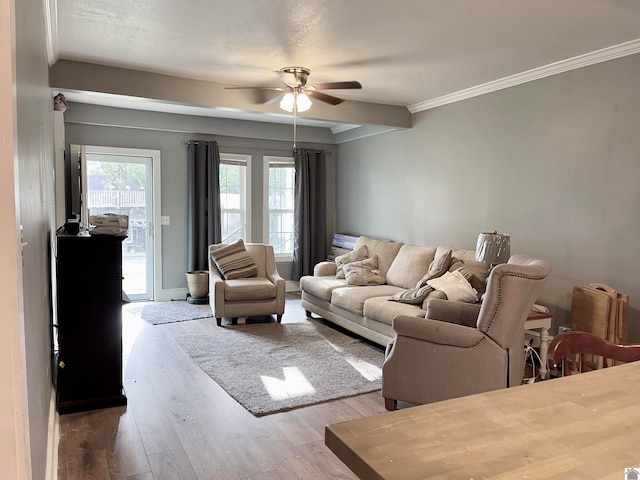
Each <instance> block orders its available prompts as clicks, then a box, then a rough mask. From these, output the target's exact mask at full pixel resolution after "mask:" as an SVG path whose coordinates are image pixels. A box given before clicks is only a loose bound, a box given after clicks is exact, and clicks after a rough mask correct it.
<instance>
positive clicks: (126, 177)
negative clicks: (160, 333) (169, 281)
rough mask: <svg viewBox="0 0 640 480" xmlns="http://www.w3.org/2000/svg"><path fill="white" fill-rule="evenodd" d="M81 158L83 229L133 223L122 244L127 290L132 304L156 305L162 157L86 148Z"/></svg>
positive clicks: (145, 152)
mask: <svg viewBox="0 0 640 480" xmlns="http://www.w3.org/2000/svg"><path fill="white" fill-rule="evenodd" d="M72 147H73V146H72ZM72 151H73V148H72ZM79 154H80V155H79V157H80V176H81V189H82V195H81V204H82V206H81V212H82V223H83V224H84V225H85V226H87V225H88V224H89V222H88V219H89V216H90V215H104V214H107V213H113V214H117V215H127V216H128V217H129V231H128V234H127V238H126V239H125V240H124V241H123V242H122V274H123V280H122V289H123V290H124V292H125V293H126V294H127V296H128V297H129V299H130V300H153V299H154V298H156V294H155V293H156V289H157V288H159V285H158V282H157V281H155V279H156V278H158V275H157V272H156V270H157V262H155V258H157V257H158V254H159V252H160V238H159V237H160V235H159V232H157V234H156V225H158V226H159V222H156V218H157V217H159V215H160V207H159V205H158V203H159V202H158V199H159V196H160V195H159V191H156V190H159V168H160V152H159V151H157V150H140V149H129V148H115V147H97V146H86V145H85V146H80V147H79ZM72 158H73V157H72Z"/></svg>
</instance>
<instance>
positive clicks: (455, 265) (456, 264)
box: [449, 257, 477, 286]
mask: <svg viewBox="0 0 640 480" xmlns="http://www.w3.org/2000/svg"><path fill="white" fill-rule="evenodd" d="M456 270H457V271H459V272H460V273H461V274H462V276H463V277H464V278H465V279H466V280H467V282H469V283H470V284H471V286H473V283H474V280H477V277H476V276H475V275H474V274H473V272H472V271H471V270H469V269H468V268H467V266H466V265H465V264H464V263H462V262H461V261H460V260H458V259H457V258H456V257H451V266H450V267H449V271H450V272H455V271H456Z"/></svg>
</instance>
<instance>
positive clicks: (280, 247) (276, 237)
mask: <svg viewBox="0 0 640 480" xmlns="http://www.w3.org/2000/svg"><path fill="white" fill-rule="evenodd" d="M264 160H265V162H264V165H265V175H264V177H265V192H266V195H267V196H268V198H267V199H266V200H267V201H266V202H265V218H267V219H268V221H266V222H265V238H267V239H268V243H270V244H271V245H273V249H274V251H275V253H276V256H279V257H291V256H292V255H293V208H294V195H295V192H294V183H295V172H296V170H295V164H294V162H293V158H289V157H264Z"/></svg>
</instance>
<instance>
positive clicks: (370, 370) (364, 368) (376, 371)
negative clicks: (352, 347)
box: [345, 357, 382, 382]
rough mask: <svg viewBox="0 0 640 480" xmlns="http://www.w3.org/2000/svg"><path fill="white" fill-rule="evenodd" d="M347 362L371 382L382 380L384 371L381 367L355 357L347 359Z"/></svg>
mask: <svg viewBox="0 0 640 480" xmlns="http://www.w3.org/2000/svg"><path fill="white" fill-rule="evenodd" d="M345 360H346V361H347V362H349V364H350V365H351V366H352V367H353V368H355V369H356V370H357V371H358V373H360V375H362V376H363V377H364V378H366V379H367V380H369V381H370V382H372V381H374V380H380V379H381V378H382V369H381V368H380V367H376V366H375V365H373V364H371V363H369V362H365V361H364V360H360V359H359V358H355V357H345Z"/></svg>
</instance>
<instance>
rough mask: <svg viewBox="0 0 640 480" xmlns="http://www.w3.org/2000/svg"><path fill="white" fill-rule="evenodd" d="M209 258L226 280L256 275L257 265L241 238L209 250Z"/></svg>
mask: <svg viewBox="0 0 640 480" xmlns="http://www.w3.org/2000/svg"><path fill="white" fill-rule="evenodd" d="M211 259H212V260H213V261H214V263H215V264H216V266H217V267H218V270H220V273H221V274H222V276H223V277H224V278H225V279H226V280H231V279H234V278H249V277H257V276H258V267H257V265H256V263H255V262H254V261H253V258H251V255H249V252H247V250H246V248H245V247H244V242H243V241H242V239H239V240H238V241H237V242H235V243H232V244H230V245H225V246H224V247H220V248H218V249H217V250H214V251H213V252H211Z"/></svg>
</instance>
